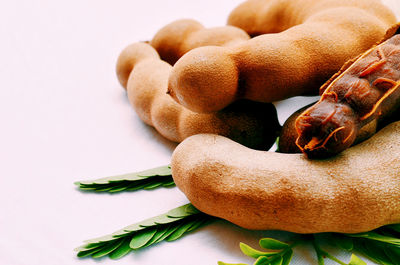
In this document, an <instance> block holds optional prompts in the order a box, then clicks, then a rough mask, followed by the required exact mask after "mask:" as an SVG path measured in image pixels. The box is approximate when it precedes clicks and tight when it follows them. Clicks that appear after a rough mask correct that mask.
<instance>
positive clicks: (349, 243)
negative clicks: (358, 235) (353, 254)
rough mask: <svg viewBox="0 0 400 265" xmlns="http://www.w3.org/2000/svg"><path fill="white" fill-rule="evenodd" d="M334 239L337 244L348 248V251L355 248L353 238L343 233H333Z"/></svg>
mask: <svg viewBox="0 0 400 265" xmlns="http://www.w3.org/2000/svg"><path fill="white" fill-rule="evenodd" d="M332 240H333V242H334V243H335V245H336V246H338V247H340V248H342V249H344V250H347V251H352V250H353V239H352V238H350V237H346V236H343V235H341V234H333V235H332Z"/></svg>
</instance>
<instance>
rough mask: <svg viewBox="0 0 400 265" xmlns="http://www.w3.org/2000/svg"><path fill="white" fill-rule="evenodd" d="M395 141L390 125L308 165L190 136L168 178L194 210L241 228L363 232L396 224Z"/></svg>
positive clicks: (399, 132) (295, 157)
mask: <svg viewBox="0 0 400 265" xmlns="http://www.w3.org/2000/svg"><path fill="white" fill-rule="evenodd" d="M399 142H400V122H394V123H391V124H389V125H388V126H386V127H385V128H383V129H382V130H380V131H379V132H378V133H376V134H375V135H374V136H373V137H371V138H370V139H368V140H366V141H364V142H362V143H360V144H358V145H356V146H353V147H351V148H349V149H347V150H345V151H344V152H343V153H342V154H341V155H339V156H335V157H331V158H328V159H324V160H310V159H307V158H305V157H304V155H302V154H282V153H277V152H265V151H256V150H251V149H249V148H246V147H244V146H241V145H240V144H237V143H235V142H233V141H231V140H229V139H227V138H226V137H221V136H218V135H210V134H198V135H194V136H191V137H189V138H187V139H186V140H185V141H183V142H182V143H181V144H179V145H178V147H177V148H176V149H175V151H174V153H173V154H172V160H171V168H172V176H173V178H174V181H175V183H176V185H177V187H178V188H179V189H180V190H181V191H182V192H183V193H184V194H185V195H186V196H187V198H188V199H189V200H190V202H191V203H192V204H193V205H194V206H195V207H196V208H197V209H199V210H200V211H202V212H204V213H207V214H209V215H213V216H216V217H219V218H223V219H226V220H228V221H230V222H232V223H235V224H237V225H239V226H241V227H244V228H247V229H256V230H284V231H291V232H295V233H320V232H340V233H359V232H366V231H371V230H372V229H376V228H378V227H380V226H384V225H388V224H396V223H400V178H399V172H400V145H399V144H398V143H399ZM194 150H195V151H194Z"/></svg>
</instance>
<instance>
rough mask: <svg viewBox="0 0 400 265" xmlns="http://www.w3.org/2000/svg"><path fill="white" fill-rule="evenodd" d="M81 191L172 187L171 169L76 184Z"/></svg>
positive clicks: (163, 168)
mask: <svg viewBox="0 0 400 265" xmlns="http://www.w3.org/2000/svg"><path fill="white" fill-rule="evenodd" d="M75 185H77V186H78V187H79V189H81V190H84V191H93V192H109V193H115V192H121V191H135V190H140V189H144V190H151V189H155V188H158V187H172V186H175V183H174V181H173V179H172V173H171V167H170V166H162V167H157V168H153V169H149V170H145V171H140V172H135V173H130V174H124V175H118V176H112V177H106V178H100V179H94V180H84V181H78V182H75Z"/></svg>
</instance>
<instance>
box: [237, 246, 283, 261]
mask: <svg viewBox="0 0 400 265" xmlns="http://www.w3.org/2000/svg"><path fill="white" fill-rule="evenodd" d="M239 247H240V249H241V250H242V252H243V254H245V255H246V256H248V257H251V258H255V259H257V258H259V257H261V256H271V255H275V254H276V253H277V252H263V251H259V250H256V249H254V248H252V247H250V246H249V245H247V244H245V243H240V244H239Z"/></svg>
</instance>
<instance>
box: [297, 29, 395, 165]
mask: <svg viewBox="0 0 400 265" xmlns="http://www.w3.org/2000/svg"><path fill="white" fill-rule="evenodd" d="M397 28H398V25H396V26H394V27H393V29H392V30H391V31H395V30H396V29H397ZM399 85H400V35H398V34H397V35H394V36H392V37H390V38H389V39H387V40H385V41H383V42H382V43H380V44H378V45H376V46H374V47H373V48H371V49H369V50H368V51H366V52H365V53H363V54H361V55H360V56H358V57H356V58H355V59H353V60H352V61H351V63H348V64H346V65H345V66H344V67H343V68H342V70H341V71H340V72H339V73H337V74H336V75H334V76H333V77H332V78H331V79H330V80H329V81H328V82H327V83H326V84H324V85H323V86H322V87H321V92H322V95H321V98H320V100H319V101H318V102H317V103H316V104H315V105H313V106H311V107H310V108H308V109H307V110H306V111H304V112H303V113H302V114H301V115H300V116H299V117H298V118H297V119H296V125H295V126H296V130H297V133H298V137H297V140H296V144H297V146H298V147H299V148H300V150H301V151H302V152H303V153H305V154H306V155H307V156H308V157H310V158H324V157H327V156H330V155H335V154H337V153H340V152H341V151H343V150H344V149H346V148H348V147H349V146H351V145H352V144H353V143H354V141H355V140H356V138H357V135H358V134H359V132H360V130H361V129H362V128H363V127H365V126H368V125H369V124H371V123H376V122H377V121H380V120H385V119H387V118H388V117H389V116H392V115H393V113H395V112H396V111H397V109H398V108H399V106H400V89H399Z"/></svg>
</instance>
